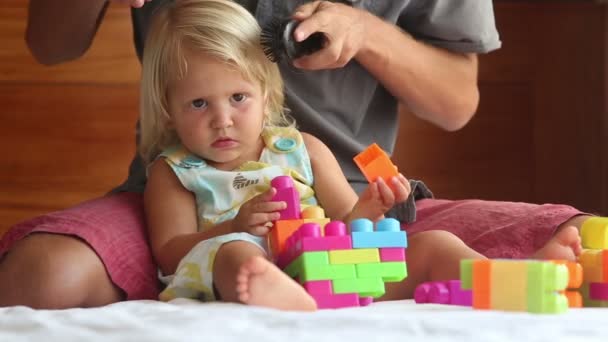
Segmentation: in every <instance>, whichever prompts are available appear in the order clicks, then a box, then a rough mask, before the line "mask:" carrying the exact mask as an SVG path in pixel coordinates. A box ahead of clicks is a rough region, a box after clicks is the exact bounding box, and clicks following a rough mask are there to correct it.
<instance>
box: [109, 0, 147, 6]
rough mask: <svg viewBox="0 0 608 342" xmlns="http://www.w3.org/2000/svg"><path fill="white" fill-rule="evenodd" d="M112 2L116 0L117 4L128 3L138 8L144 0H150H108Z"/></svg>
mask: <svg viewBox="0 0 608 342" xmlns="http://www.w3.org/2000/svg"><path fill="white" fill-rule="evenodd" d="M110 1H112V2H116V3H119V4H123V5H129V6H131V7H133V8H140V7H142V6H143V5H144V4H145V3H146V2H150V1H152V0H110Z"/></svg>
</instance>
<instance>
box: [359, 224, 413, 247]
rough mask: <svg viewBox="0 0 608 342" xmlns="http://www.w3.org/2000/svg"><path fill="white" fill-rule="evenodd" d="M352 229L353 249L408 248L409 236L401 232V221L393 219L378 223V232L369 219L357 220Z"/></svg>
mask: <svg viewBox="0 0 608 342" xmlns="http://www.w3.org/2000/svg"><path fill="white" fill-rule="evenodd" d="M350 228H351V236H352V239H353V248H386V247H401V248H407V234H406V233H405V231H402V230H401V224H400V223H399V221H397V220H395V219H393V218H387V219H383V220H380V221H378V223H377V224H376V231H374V224H373V223H372V221H370V220H368V219H356V220H354V221H352V222H351V224H350Z"/></svg>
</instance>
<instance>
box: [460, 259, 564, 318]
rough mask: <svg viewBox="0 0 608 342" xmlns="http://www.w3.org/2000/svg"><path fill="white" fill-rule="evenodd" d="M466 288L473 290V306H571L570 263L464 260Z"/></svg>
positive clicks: (557, 309)
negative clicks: (568, 287) (569, 288)
mask: <svg viewBox="0 0 608 342" xmlns="http://www.w3.org/2000/svg"><path fill="white" fill-rule="evenodd" d="M460 279H461V281H462V288H463V289H472V290H473V308H476V309H497V310H505V311H527V312H531V313H561V312H564V311H566V310H567V309H568V298H567V297H566V295H564V293H563V291H564V290H566V288H567V285H568V282H569V274H568V268H567V267H566V265H563V264H557V263H554V262H551V261H540V260H462V261H461V263H460Z"/></svg>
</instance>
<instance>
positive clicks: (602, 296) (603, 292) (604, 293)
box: [589, 283, 608, 300]
mask: <svg viewBox="0 0 608 342" xmlns="http://www.w3.org/2000/svg"><path fill="white" fill-rule="evenodd" d="M589 298H590V299H592V300H608V283H590V284H589Z"/></svg>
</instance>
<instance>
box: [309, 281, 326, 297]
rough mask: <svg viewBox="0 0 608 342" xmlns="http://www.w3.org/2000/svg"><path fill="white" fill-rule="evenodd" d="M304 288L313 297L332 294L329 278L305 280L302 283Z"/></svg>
mask: <svg viewBox="0 0 608 342" xmlns="http://www.w3.org/2000/svg"><path fill="white" fill-rule="evenodd" d="M304 288H305V289H306V292H308V293H309V294H310V295H311V296H313V297H314V296H320V297H321V296H325V295H331V294H333V287H332V284H331V280H315V281H307V282H306V283H304Z"/></svg>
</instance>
